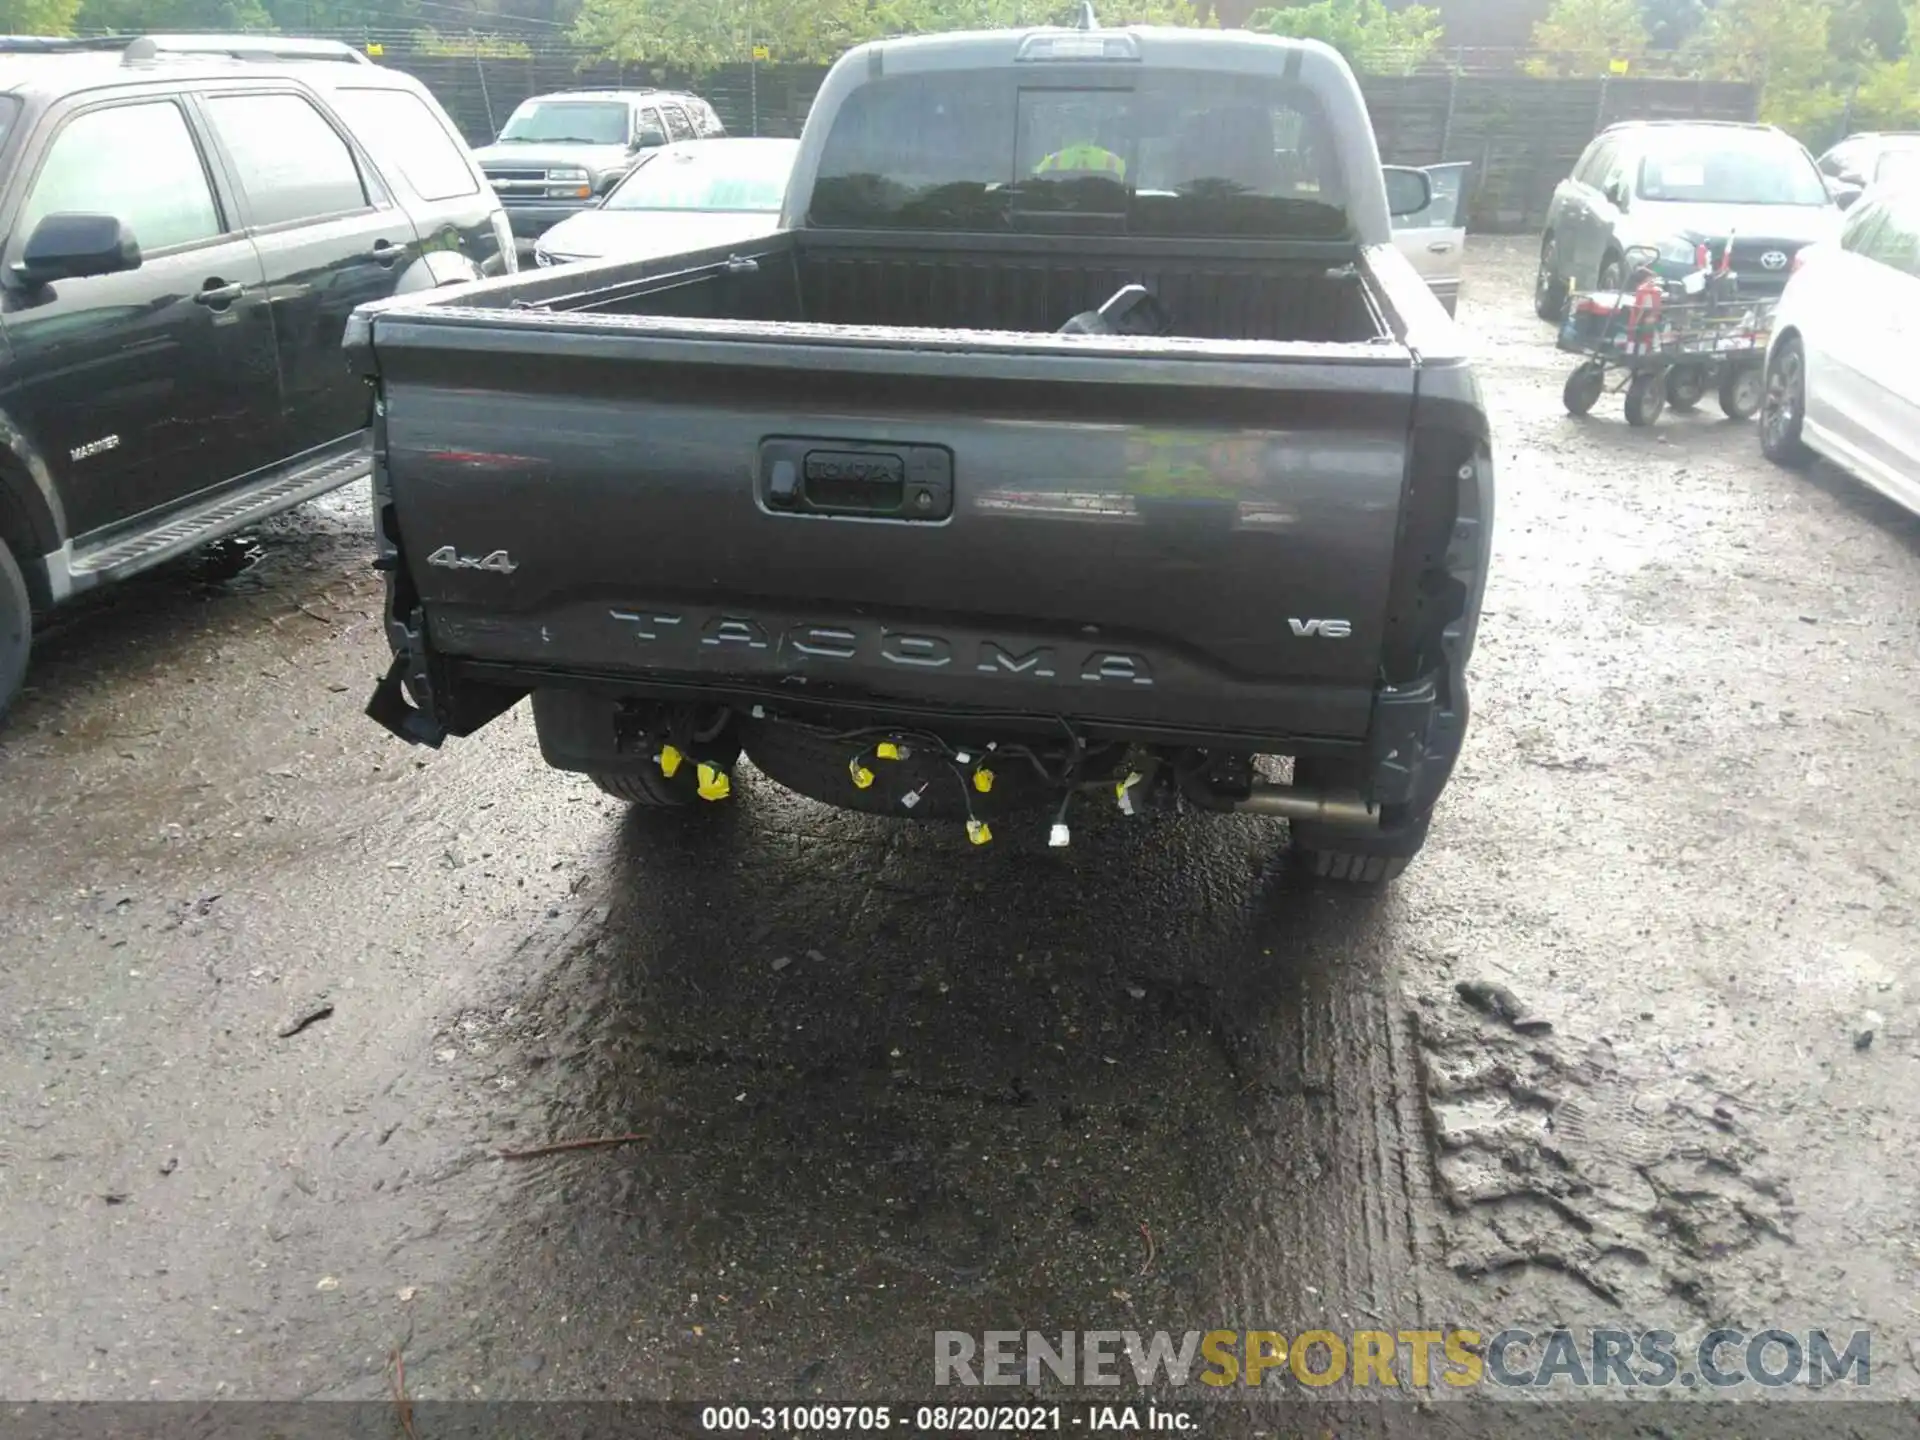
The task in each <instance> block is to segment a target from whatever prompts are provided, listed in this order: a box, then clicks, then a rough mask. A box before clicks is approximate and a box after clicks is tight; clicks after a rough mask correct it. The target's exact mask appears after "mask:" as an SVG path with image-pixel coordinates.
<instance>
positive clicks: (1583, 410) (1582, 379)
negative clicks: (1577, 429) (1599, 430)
mask: <svg viewBox="0 0 1920 1440" xmlns="http://www.w3.org/2000/svg"><path fill="white" fill-rule="evenodd" d="M1606 388H1607V367H1606V366H1604V365H1601V364H1599V363H1598V362H1595V361H1589V362H1588V363H1587V364H1585V365H1582V366H1581V367H1580V368H1579V369H1577V370H1575V371H1574V372H1573V373H1572V374H1571V375H1569V376H1568V377H1567V388H1566V389H1565V390H1563V391H1561V392H1560V398H1561V400H1563V401H1564V402H1565V403H1566V407H1567V413H1568V414H1569V415H1587V414H1590V413H1592V410H1593V407H1594V406H1595V405H1597V404H1599V403H1600V397H1601V395H1602V394H1604V393H1605V391H1606Z"/></svg>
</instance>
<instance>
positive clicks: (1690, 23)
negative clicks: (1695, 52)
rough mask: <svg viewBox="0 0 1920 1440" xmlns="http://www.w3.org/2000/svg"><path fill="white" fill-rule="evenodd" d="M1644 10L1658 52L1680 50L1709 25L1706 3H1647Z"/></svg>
mask: <svg viewBox="0 0 1920 1440" xmlns="http://www.w3.org/2000/svg"><path fill="white" fill-rule="evenodd" d="M1640 9H1641V15H1642V17H1643V19H1644V21H1645V24H1646V27H1647V38H1648V39H1649V40H1650V41H1651V42H1652V45H1653V48H1654V49H1655V50H1678V49H1679V48H1680V47H1681V46H1682V45H1685V44H1686V43H1687V41H1689V40H1691V39H1692V38H1693V37H1694V36H1695V35H1696V34H1698V33H1699V31H1700V27H1701V26H1702V25H1704V24H1706V23H1707V6H1706V0H1644V3H1643V4H1642V5H1641V7H1640Z"/></svg>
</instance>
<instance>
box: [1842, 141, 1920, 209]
mask: <svg viewBox="0 0 1920 1440" xmlns="http://www.w3.org/2000/svg"><path fill="white" fill-rule="evenodd" d="M1819 163H1820V173H1821V174H1823V175H1825V176H1826V177H1827V180H1828V185H1827V188H1828V189H1829V190H1830V191H1832V192H1833V198H1834V199H1835V200H1836V201H1837V202H1839V205H1840V207H1841V209H1843V210H1844V209H1847V208H1849V207H1851V206H1852V205H1853V204H1854V203H1855V202H1856V201H1857V200H1859V198H1860V196H1861V195H1862V194H1863V193H1864V192H1865V191H1867V190H1868V189H1870V188H1872V187H1873V186H1874V185H1876V184H1879V183H1880V182H1881V181H1884V180H1888V179H1892V178H1895V177H1904V176H1910V175H1915V174H1920V131H1911V130H1905V131H1875V132H1868V133H1864V134H1859V135H1849V136H1848V137H1847V138H1846V139H1844V140H1842V141H1841V142H1840V143H1839V144H1838V145H1836V146H1834V147H1833V148H1832V149H1831V150H1829V151H1827V153H1826V154H1824V155H1822V156H1821V157H1820V162H1819Z"/></svg>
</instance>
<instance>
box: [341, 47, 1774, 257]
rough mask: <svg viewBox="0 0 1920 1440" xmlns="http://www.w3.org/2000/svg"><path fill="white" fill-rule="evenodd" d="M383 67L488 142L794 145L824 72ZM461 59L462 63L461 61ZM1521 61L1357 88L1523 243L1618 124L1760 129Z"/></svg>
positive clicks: (529, 52) (1379, 123) (1727, 99)
mask: <svg viewBox="0 0 1920 1440" xmlns="http://www.w3.org/2000/svg"><path fill="white" fill-rule="evenodd" d="M337 38H340V39H343V40H348V41H351V42H353V43H356V44H359V45H362V46H365V47H367V48H368V49H369V50H371V51H373V52H374V53H375V55H376V58H377V59H378V60H379V61H380V63H382V64H384V65H391V66H393V67H395V68H396V69H400V70H404V71H406V72H407V73H409V74H411V75H415V76H417V77H419V79H420V80H421V81H423V82H424V83H425V84H426V85H427V86H428V87H429V88H430V89H431V90H432V91H433V92H434V94H435V95H437V96H438V97H439V99H440V103H441V104H443V105H444V106H446V108H447V111H448V113H449V114H451V115H452V116H453V118H454V121H455V123H457V124H458V125H459V126H460V128H461V130H462V131H463V132H464V133H465V135H466V137H467V139H468V140H469V141H470V142H471V143H473V144H476V145H479V144H484V143H486V142H487V141H489V140H491V139H492V138H493V136H494V135H495V134H496V133H497V132H498V130H499V128H500V126H501V125H502V124H503V123H504V122H505V121H506V118H507V116H508V115H510V114H511V113H512V112H513V108H514V106H516V105H518V104H519V103H520V102H521V101H522V100H524V99H526V98H527V97H528V96H530V95H540V94H545V93H547V92H550V91H554V90H572V89H583V88H587V87H598V86H615V87H620V86H646V85H652V86H659V87H661V88H668V89H686V90H691V91H693V92H695V93H696V94H699V95H702V96H704V97H705V98H706V99H707V100H708V102H709V103H711V104H712V106H713V108H714V109H715V110H716V111H718V112H719V115H720V118H721V120H722V121H723V122H724V123H725V125H726V127H727V131H728V133H729V134H734V135H798V134H799V133H800V127H801V126H802V125H803V124H804V123H805V122H806V118H807V109H808V107H809V106H810V105H811V104H812V103H813V97H814V94H815V93H816V92H817V91H818V90H819V88H820V81H821V79H822V78H823V77H824V76H825V75H826V67H824V66H820V65H784V64H768V63H765V62H754V61H744V62H742V63H738V64H732V65H722V66H719V67H717V68H715V69H712V70H709V71H706V72H704V73H701V74H698V75H694V74H690V73H687V72H684V71H675V70H672V69H669V68H664V67H658V66H649V65H632V64H628V65H622V64H619V63H617V62H614V61H609V60H604V59H602V58H600V57H599V56H597V55H596V54H594V53H593V52H591V51H587V50H583V49H581V48H579V47H577V46H573V45H570V44H566V43H562V42H558V41H552V40H542V39H538V38H536V39H532V40H526V39H516V40H513V41H510V42H504V43H503V42H502V41H501V40H500V39H499V38H498V37H486V36H476V37H472V38H471V39H470V40H468V41H462V40H461V39H459V38H456V37H450V36H446V35H440V36H433V37H423V36H416V35H400V34H380V33H378V32H363V33H342V34H340V35H339V36H338V37H337ZM463 47H464V53H463ZM1527 58H1528V55H1527V54H1526V53H1524V52H1519V51H1504V50H1503V51H1471V52H1468V51H1462V52H1458V53H1457V54H1449V55H1447V56H1445V57H1441V58H1439V59H1433V58H1430V59H1429V60H1428V61H1426V62H1425V64H1424V65H1423V66H1422V67H1421V68H1418V69H1415V70H1413V71H1412V73H1404V74H1380V73H1369V74H1365V75H1363V76H1362V77H1361V88H1362V89H1363V90H1364V91H1365V92H1366V97H1367V105H1368V107H1369V109H1370V110H1371V112H1372V114H1373V124H1374V130H1375V132H1376V134H1377V135H1378V136H1379V141H1380V153H1381V155H1382V157H1383V158H1384V159H1386V160H1387V161H1388V162H1389V163H1393V164H1402V165H1432V164H1438V163H1440V162H1443V161H1460V160H1464V161H1467V162H1470V163H1471V165H1472V166H1473V169H1472V172H1471V175H1470V178H1469V180H1468V202H1467V215H1468V223H1469V224H1470V225H1471V226H1472V227H1473V228H1474V229H1476V230H1483V231H1524V230H1529V229H1533V228H1536V227H1537V226H1539V225H1540V223H1541V222H1542V221H1543V220H1544V219H1545V216H1546V209H1547V204H1548V201H1549V200H1550V199H1551V198H1552V195H1553V188H1554V186H1555V185H1557V184H1558V183H1559V182H1560V181H1561V180H1562V179H1564V178H1565V177H1566V176H1567V174H1568V173H1569V172H1570V171H1571V170H1572V169H1573V166H1574V162H1575V161H1577V160H1578V159H1579V157H1580V152H1581V151H1582V150H1584V149H1585V148H1586V145H1587V142H1588V141H1590V140H1591V139H1592V138H1593V137H1594V136H1595V135H1596V134H1598V133H1599V132H1600V130H1602V129H1603V128H1605V127H1606V126H1608V125H1611V124H1613V123H1615V122H1616V121H1620V120H1639V119H1659V120H1688V119H1701V120H1752V119H1754V118H1755V116H1756V114H1757V110H1758V104H1759V93H1758V89H1757V87H1755V86H1752V85H1746V84H1738V83H1721V82H1714V81H1705V80H1696V79H1689V78H1684V77H1669V76H1658V77H1656V76H1645V75H1631V74H1630V75H1626V76H1606V77H1603V78H1569V79H1551V78H1539V77H1536V76H1533V75H1529V74H1527V73H1525V71H1524V62H1525V61H1526V60H1527Z"/></svg>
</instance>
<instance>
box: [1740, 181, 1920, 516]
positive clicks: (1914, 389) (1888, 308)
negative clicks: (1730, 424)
mask: <svg viewBox="0 0 1920 1440" xmlns="http://www.w3.org/2000/svg"><path fill="white" fill-rule="evenodd" d="M1917 349H1920V186H1912V185H1908V186H1901V187H1898V188H1888V189H1885V190H1881V189H1876V190H1875V191H1874V192H1872V193H1870V194H1868V195H1867V196H1866V197H1864V198H1863V199H1862V200H1861V202H1860V203H1859V204H1858V205H1856V206H1855V207H1854V208H1853V209H1852V210H1851V211H1850V212H1849V213H1848V215H1847V223H1846V228H1845V230H1844V231H1842V233H1841V237H1840V241H1839V243H1838V244H1837V245H1816V246H1812V247H1810V248H1809V249H1807V250H1805V251H1802V252H1801V254H1800V256H1799V257H1797V261H1796V264H1795V267H1794V272H1793V275H1792V277H1791V278H1790V279H1789V280H1788V281H1787V288H1786V291H1785V292H1784V293H1783V294H1782V295H1781V297H1780V305H1779V308H1778V309H1777V310H1776V311H1775V312H1774V322H1773V340H1772V342H1771V344H1770V345H1769V347H1768V350H1767V389H1766V399H1765V401H1764V402H1763V403H1762V405H1761V410H1760V446H1761V449H1762V450H1764V451H1765V452H1766V455H1767V458H1768V459H1770V460H1773V461H1776V462H1778V463H1779V464H1782V465H1803V464H1805V463H1807V462H1808V461H1809V460H1810V459H1811V458H1812V457H1813V456H1814V455H1816V454H1818V455H1822V456H1825V457H1826V458H1827V459H1829V460H1831V461H1833V462H1834V464H1836V465H1839V466H1840V467H1841V468H1842V469H1845V470H1847V471H1849V472H1851V473H1852V474H1853V475H1855V476H1856V477H1857V478H1859V479H1861V480H1864V481H1865V482H1866V483H1867V484H1869V485H1871V486H1873V488H1874V489H1876V490H1879V491H1881V492H1883V493H1884V494H1886V495H1887V496H1888V497H1889V498H1890V499H1892V500H1894V501H1896V502H1897V503H1899V504H1900V505H1903V506H1905V507H1906V508H1907V509H1908V510H1912V511H1914V512H1916V513H1920V363H1916V361H1915V358H1914V357H1915V354H1916V350H1917Z"/></svg>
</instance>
